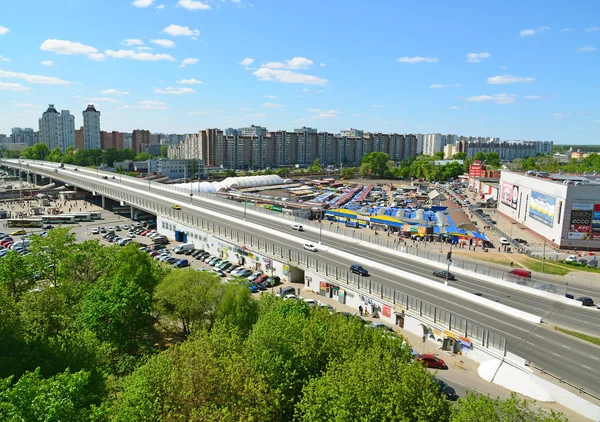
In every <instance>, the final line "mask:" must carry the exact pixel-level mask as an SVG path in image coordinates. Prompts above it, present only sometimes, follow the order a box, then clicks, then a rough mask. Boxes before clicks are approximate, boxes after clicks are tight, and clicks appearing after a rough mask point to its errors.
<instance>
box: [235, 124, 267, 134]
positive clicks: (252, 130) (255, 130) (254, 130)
mask: <svg viewBox="0 0 600 422" xmlns="http://www.w3.org/2000/svg"><path fill="white" fill-rule="evenodd" d="M239 132H240V135H242V136H267V128H266V127H262V126H254V125H252V126H250V127H243V128H241V129H240V130H239Z"/></svg>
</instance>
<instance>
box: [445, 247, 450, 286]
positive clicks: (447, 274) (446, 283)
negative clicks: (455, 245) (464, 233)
mask: <svg viewBox="0 0 600 422" xmlns="http://www.w3.org/2000/svg"><path fill="white" fill-rule="evenodd" d="M446 259H447V261H448V268H447V270H446V281H445V282H444V285H445V286H447V285H448V278H449V277H450V264H452V243H451V244H450V252H448V255H447V256H446Z"/></svg>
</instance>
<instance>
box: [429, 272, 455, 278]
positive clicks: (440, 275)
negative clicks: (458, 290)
mask: <svg viewBox="0 0 600 422" xmlns="http://www.w3.org/2000/svg"><path fill="white" fill-rule="evenodd" d="M446 274H448V280H456V277H454V274H452V273H448V271H434V272H433V275H434V276H436V277H441V278H446Z"/></svg>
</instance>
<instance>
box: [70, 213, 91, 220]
mask: <svg viewBox="0 0 600 422" xmlns="http://www.w3.org/2000/svg"><path fill="white" fill-rule="evenodd" d="M70 215H72V216H73V217H75V221H92V216H91V215H90V213H89V212H73V213H71V214H70Z"/></svg>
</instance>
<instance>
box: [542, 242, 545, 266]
mask: <svg viewBox="0 0 600 422" xmlns="http://www.w3.org/2000/svg"><path fill="white" fill-rule="evenodd" d="M545 261H546V239H544V249H543V252H542V274H543V273H544V262H545Z"/></svg>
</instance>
